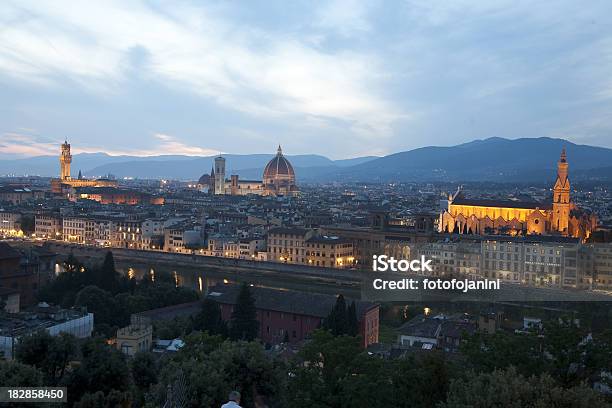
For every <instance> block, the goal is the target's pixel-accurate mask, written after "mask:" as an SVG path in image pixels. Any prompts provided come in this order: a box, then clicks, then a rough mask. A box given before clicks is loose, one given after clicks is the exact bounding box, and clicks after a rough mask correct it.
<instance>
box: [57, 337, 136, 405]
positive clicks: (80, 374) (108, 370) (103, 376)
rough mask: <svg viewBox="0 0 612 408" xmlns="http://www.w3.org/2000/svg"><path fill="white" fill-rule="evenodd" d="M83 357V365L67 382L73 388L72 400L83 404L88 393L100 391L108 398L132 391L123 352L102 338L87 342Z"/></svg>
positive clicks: (83, 348)
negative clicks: (109, 395)
mask: <svg viewBox="0 0 612 408" xmlns="http://www.w3.org/2000/svg"><path fill="white" fill-rule="evenodd" d="M81 354H82V356H83V359H82V361H81V364H80V365H79V367H78V368H77V369H76V370H74V371H72V372H71V373H70V375H68V376H67V378H66V379H65V380H64V383H65V384H66V385H68V386H70V390H71V392H70V393H69V394H68V398H69V400H70V401H71V402H73V403H74V402H76V401H79V400H80V399H81V397H82V396H83V395H85V394H86V393H96V392H98V391H100V392H102V393H103V394H104V395H107V394H108V393H110V392H111V391H113V390H116V391H120V392H125V391H127V390H128V387H129V385H130V377H129V370H128V367H127V364H126V363H125V360H124V357H123V354H121V352H119V351H118V350H116V349H115V348H113V347H111V346H109V345H108V344H106V343H105V342H104V340H103V339H102V338H93V339H88V340H87V341H86V342H85V343H83V345H82V346H81Z"/></svg>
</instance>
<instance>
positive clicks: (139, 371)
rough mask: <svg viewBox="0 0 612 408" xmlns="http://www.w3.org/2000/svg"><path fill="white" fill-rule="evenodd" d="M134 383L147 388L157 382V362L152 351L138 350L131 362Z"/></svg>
mask: <svg viewBox="0 0 612 408" xmlns="http://www.w3.org/2000/svg"><path fill="white" fill-rule="evenodd" d="M130 368H131V371H132V378H133V379H134V384H135V385H136V386H137V387H138V388H140V389H142V390H145V389H147V388H149V386H150V385H151V384H154V383H156V382H157V364H156V362H155V358H153V354H151V353H150V352H138V353H136V354H135V355H134V358H133V359H132V361H131V362H130Z"/></svg>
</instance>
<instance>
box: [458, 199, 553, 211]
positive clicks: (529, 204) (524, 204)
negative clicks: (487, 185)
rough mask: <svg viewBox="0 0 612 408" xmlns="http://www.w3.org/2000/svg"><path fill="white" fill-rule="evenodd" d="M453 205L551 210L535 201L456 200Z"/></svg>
mask: <svg viewBox="0 0 612 408" xmlns="http://www.w3.org/2000/svg"><path fill="white" fill-rule="evenodd" d="M452 204H453V205H471V206H474V207H498V208H527V209H533V210H535V209H540V210H547V209H549V208H551V205H550V204H549V203H540V202H537V201H514V200H485V199H471V198H462V197H460V198H456V199H455V200H453V202H452Z"/></svg>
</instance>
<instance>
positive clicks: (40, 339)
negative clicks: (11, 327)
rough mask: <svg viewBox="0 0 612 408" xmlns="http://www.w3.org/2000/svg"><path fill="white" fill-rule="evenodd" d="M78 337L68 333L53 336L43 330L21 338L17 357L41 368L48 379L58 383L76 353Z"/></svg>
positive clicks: (16, 352)
mask: <svg viewBox="0 0 612 408" xmlns="http://www.w3.org/2000/svg"><path fill="white" fill-rule="evenodd" d="M76 349H77V346H76V338H75V337H74V336H72V335H70V334H67V333H60V334H59V335H58V336H51V335H50V334H49V333H48V332H47V331H45V330H41V331H39V332H37V333H34V334H32V335H30V336H24V337H22V338H21V339H20V341H19V343H18V344H17V347H16V349H15V358H16V359H17V360H18V361H20V362H22V363H24V364H28V365H31V366H34V367H36V368H38V369H39V370H41V371H42V372H43V373H44V374H45V377H46V380H47V381H48V382H49V383H51V384H53V385H54V384H57V382H58V380H59V379H60V378H61V377H62V376H63V375H64V371H65V369H66V366H67V365H68V363H69V362H70V360H71V359H72V358H73V357H74V356H75V354H76Z"/></svg>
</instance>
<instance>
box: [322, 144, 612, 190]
mask: <svg viewBox="0 0 612 408" xmlns="http://www.w3.org/2000/svg"><path fill="white" fill-rule="evenodd" d="M563 148H565V149H566V151H567V156H568V161H569V164H570V175H572V176H573V177H574V178H575V177H576V176H579V177H585V178H598V177H602V178H608V177H609V176H610V164H611V163H612V149H607V148H603V147H593V146H586V145H578V144H575V143H571V142H569V141H567V140H563V139H552V138H546V137H541V138H523V139H514V140H510V139H503V138H499V137H492V138H489V139H485V140H474V141H472V142H469V143H464V144H460V145H456V146H450V147H423V148H420V149H414V150H410V151H406V152H400V153H395V154H391V155H388V156H384V157H381V158H378V159H374V160H370V161H368V162H366V163H361V164H357V165H355V166H351V167H348V168H345V169H340V170H338V171H336V172H334V173H332V174H328V175H327V176H326V177H327V178H329V179H332V180H344V181H348V180H354V181H371V182H374V181H385V182H386V181H512V182H515V181H521V180H523V181H544V180H551V179H554V177H556V173H555V169H556V165H557V161H558V160H559V155H560V153H561V150H562V149H563Z"/></svg>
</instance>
